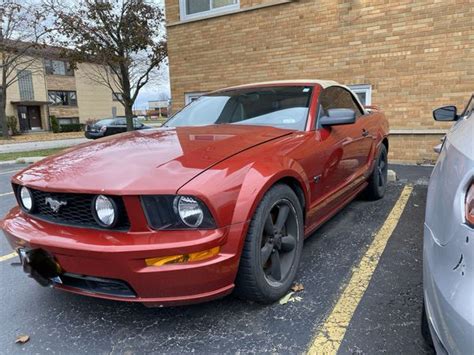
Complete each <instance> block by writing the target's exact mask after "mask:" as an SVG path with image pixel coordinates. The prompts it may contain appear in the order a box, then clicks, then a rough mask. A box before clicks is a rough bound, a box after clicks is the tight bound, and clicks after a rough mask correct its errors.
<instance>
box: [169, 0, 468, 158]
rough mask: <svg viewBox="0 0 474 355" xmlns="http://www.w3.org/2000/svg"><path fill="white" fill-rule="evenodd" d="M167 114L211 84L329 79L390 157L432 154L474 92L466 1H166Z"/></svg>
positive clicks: (419, 156)
mask: <svg viewBox="0 0 474 355" xmlns="http://www.w3.org/2000/svg"><path fill="white" fill-rule="evenodd" d="M166 16H167V31H168V40H169V43H168V50H169V61H170V77H171V92H172V97H173V110H176V109H178V108H180V107H181V106H183V105H184V104H185V102H189V101H190V100H192V99H193V98H194V97H196V96H197V95H199V94H200V93H203V92H206V91H210V90H213V89H217V88H220V87H225V86H230V85H237V84H243V83H248V82H255V81H267V80H278V79H301V78H308V79H312V78H313V79H314V78H318V79H333V80H336V81H339V82H340V83H343V84H346V85H350V86H352V87H353V88H354V90H355V91H356V92H357V94H358V95H359V97H360V98H361V100H362V101H364V102H366V103H367V104H370V103H372V104H374V105H378V106H380V107H381V108H382V109H383V110H384V111H385V112H386V115H387V117H388V119H389V121H390V125H391V137H390V141H391V143H390V144H391V152H390V158H391V159H392V161H394V160H398V161H408V162H423V161H426V160H431V159H434V158H435V154H434V153H433V151H432V147H433V146H434V145H436V144H437V143H438V142H439V139H440V138H441V137H442V136H443V133H444V132H445V131H446V129H447V128H449V124H440V123H435V122H434V121H433V119H432V116H431V111H432V109H433V108H436V107H438V106H441V105H444V104H455V105H457V106H458V107H459V108H461V107H463V106H464V105H465V104H466V102H467V100H468V98H469V97H470V95H471V94H472V93H473V92H474V3H473V1H472V0H443V1H438V0H417V1H414V0H400V1H392V0H166Z"/></svg>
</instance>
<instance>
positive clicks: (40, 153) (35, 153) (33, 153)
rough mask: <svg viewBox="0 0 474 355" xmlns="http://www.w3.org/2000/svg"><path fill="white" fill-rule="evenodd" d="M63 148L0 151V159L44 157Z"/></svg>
mask: <svg viewBox="0 0 474 355" xmlns="http://www.w3.org/2000/svg"><path fill="white" fill-rule="evenodd" d="M64 149H66V148H65V147H63V148H52V149H40V150H31V151H29V152H14V153H0V161H7V160H15V159H18V158H27V157H45V156H48V155H51V154H54V153H58V152H60V151H61V150H64Z"/></svg>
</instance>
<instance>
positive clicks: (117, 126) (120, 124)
mask: <svg viewBox="0 0 474 355" xmlns="http://www.w3.org/2000/svg"><path fill="white" fill-rule="evenodd" d="M109 128H110V134H117V133H122V132H126V131H127V120H126V119H125V118H123V117H120V118H117V119H115V121H114V122H113V124H112V125H110V126H109ZM109 128H108V129H107V131H109Z"/></svg>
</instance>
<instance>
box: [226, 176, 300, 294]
mask: <svg viewBox="0 0 474 355" xmlns="http://www.w3.org/2000/svg"><path fill="white" fill-rule="evenodd" d="M303 231H304V228H303V209H302V207H301V205H300V202H299V200H298V198H297V196H296V194H295V193H294V192H293V190H292V189H291V188H290V187H289V186H287V185H284V184H278V185H275V186H273V187H272V188H271V189H270V190H269V191H268V192H267V193H266V194H265V196H264V197H263V199H262V201H261V202H260V204H259V206H258V207H257V210H256V211H255V214H254V216H253V218H252V220H251V222H250V225H249V230H248V233H247V237H246V239H245V243H244V248H243V250H242V256H241V259H240V265H239V272H238V274H237V279H236V282H235V284H236V285H235V292H236V294H237V295H238V296H239V297H241V298H243V299H247V300H252V301H256V302H260V303H271V302H275V301H276V300H278V299H280V298H281V297H283V296H284V295H285V294H286V293H287V292H288V290H289V289H290V287H291V284H292V283H293V280H294V278H295V275H296V271H297V269H298V265H299V262H300V258H301V251H302V248H303Z"/></svg>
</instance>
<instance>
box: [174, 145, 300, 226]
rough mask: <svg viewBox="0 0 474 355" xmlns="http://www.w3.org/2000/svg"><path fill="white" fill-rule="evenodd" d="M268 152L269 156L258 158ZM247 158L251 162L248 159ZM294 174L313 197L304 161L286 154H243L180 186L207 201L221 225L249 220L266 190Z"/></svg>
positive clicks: (180, 191) (185, 193) (185, 191)
mask: <svg viewBox="0 0 474 355" xmlns="http://www.w3.org/2000/svg"><path fill="white" fill-rule="evenodd" d="M256 156H267V157H269V158H267V159H258V160H254V161H252V158H253V159H255V157H256ZM245 161H247V162H248V163H245ZM284 178H291V179H293V181H295V182H298V184H299V185H300V187H301V189H302V191H303V193H304V196H305V199H306V201H309V182H308V181H309V180H308V177H307V176H306V173H305V172H304V170H303V168H302V167H301V165H300V164H299V163H298V162H297V161H295V160H293V159H291V158H289V157H287V156H283V155H278V154H274V155H262V154H260V153H258V152H257V154H256V152H253V154H251V155H249V154H248V153H246V154H242V155H240V156H239V157H238V159H236V158H234V159H229V160H226V161H224V162H221V163H219V164H217V165H216V166H214V167H212V168H211V169H209V170H207V171H205V172H203V173H202V174H200V175H198V176H197V177H195V178H194V179H193V180H191V181H190V182H188V183H187V184H186V185H184V186H183V187H182V188H181V189H179V191H178V193H179V194H182V195H193V196H196V197H198V198H200V199H201V200H202V201H203V202H205V203H206V204H207V206H208V207H209V209H210V211H211V213H212V214H213V216H214V219H215V220H216V222H217V224H218V225H219V226H226V225H230V224H236V223H241V222H246V221H249V220H250V219H251V218H252V215H253V214H254V212H255V209H256V208H257V206H258V203H259V202H260V201H261V199H262V198H263V196H264V194H265V193H266V192H267V191H268V190H269V189H270V188H271V186H273V185H274V184H275V183H276V182H278V181H279V180H281V179H284Z"/></svg>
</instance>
